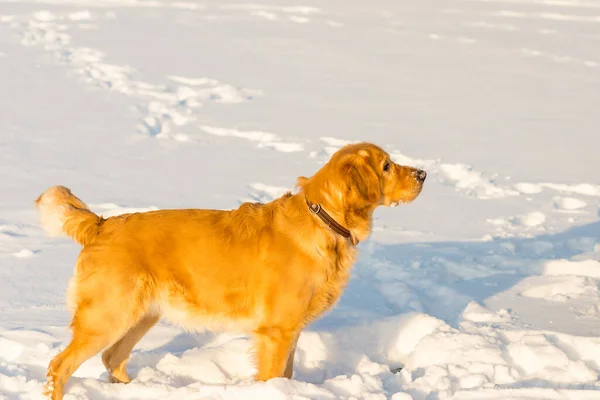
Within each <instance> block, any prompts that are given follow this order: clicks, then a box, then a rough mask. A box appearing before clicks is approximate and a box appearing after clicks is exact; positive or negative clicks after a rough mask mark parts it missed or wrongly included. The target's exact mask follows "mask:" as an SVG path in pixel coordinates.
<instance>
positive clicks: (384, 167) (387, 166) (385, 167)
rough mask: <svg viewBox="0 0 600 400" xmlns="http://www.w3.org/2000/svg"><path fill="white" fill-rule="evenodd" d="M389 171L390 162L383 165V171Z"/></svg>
mask: <svg viewBox="0 0 600 400" xmlns="http://www.w3.org/2000/svg"><path fill="white" fill-rule="evenodd" d="M389 169H390V162H389V161H386V162H385V164H383V170H384V171H388V170H389Z"/></svg>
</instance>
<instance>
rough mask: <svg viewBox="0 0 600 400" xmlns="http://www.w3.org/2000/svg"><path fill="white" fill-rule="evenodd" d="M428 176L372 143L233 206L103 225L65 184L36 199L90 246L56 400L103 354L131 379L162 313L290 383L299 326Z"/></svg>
mask: <svg viewBox="0 0 600 400" xmlns="http://www.w3.org/2000/svg"><path fill="white" fill-rule="evenodd" d="M426 175H427V174H426V173H425V171H422V170H419V169H416V168H412V167H407V166H400V165H398V164H395V163H394V162H392V161H391V160H390V156H389V155H388V154H387V153H386V152H385V151H384V150H382V149H381V148H380V147H378V146H376V145H374V144H370V143H358V144H352V145H347V146H345V147H343V148H342V149H340V150H338V151H337V152H336V153H335V154H334V155H333V156H332V157H331V159H330V160H329V161H328V162H327V163H326V164H325V165H324V166H323V167H322V168H321V169H319V170H318V171H317V172H316V173H315V174H314V175H313V176H312V177H310V178H305V177H299V178H298V181H297V187H298V192H297V193H296V194H292V193H286V194H285V195H283V196H282V197H280V198H278V199H275V200H273V201H272V202H270V203H267V204H259V203H244V204H242V205H241V206H240V207H239V208H238V209H235V210H229V211H224V210H207V209H182V210H159V211H150V212H143V213H133V214H125V215H119V216H116V217H111V218H106V219H105V218H103V217H101V216H98V215H96V214H94V213H93V212H92V211H90V210H89V208H88V207H87V206H86V205H85V204H84V203H83V202H82V201H81V200H79V199H78V198H77V197H75V196H74V195H73V194H72V193H71V191H70V190H69V189H67V188H65V187H63V186H54V187H52V188H50V189H48V190H46V191H45V192H44V193H43V194H42V195H41V196H40V197H39V198H38V199H37V200H36V202H35V203H36V207H37V209H38V211H39V214H40V221H41V224H42V225H43V226H44V228H45V229H46V231H47V232H48V233H49V234H51V235H59V234H66V235H68V236H70V237H71V238H73V240H75V241H76V242H78V243H79V244H81V245H82V246H83V249H82V250H81V253H80V254H79V257H78V258H77V262H76V267H75V272H74V276H73V278H72V279H71V282H70V284H69V289H68V295H67V299H68V305H69V308H70V309H71V311H72V313H73V318H72V321H71V324H70V327H71V329H72V331H73V337H72V340H71V343H70V344H69V345H68V346H67V347H66V349H65V350H64V351H62V352H61V353H60V354H58V355H57V356H56V357H55V358H54V359H53V360H52V361H51V362H50V365H49V366H48V373H47V377H48V382H47V383H46V388H45V390H46V395H48V396H49V397H50V398H52V399H54V400H56V399H61V398H62V396H63V391H64V386H65V384H66V383H67V381H68V380H69V378H70V377H71V375H72V374H73V372H75V370H76V369H77V368H78V367H79V366H80V365H81V364H82V363H83V362H84V361H86V360H87V359H89V358H90V357H92V356H94V355H95V354H97V353H98V352H100V351H102V350H104V352H103V353H102V361H103V362H104V365H105V366H106V369H107V370H108V373H109V376H110V380H111V381H113V382H124V383H127V382H129V381H130V378H129V376H128V374H127V369H126V365H127V361H128V359H129V356H130V353H131V351H132V349H133V347H134V346H135V344H136V343H137V342H138V341H139V340H140V339H141V338H142V337H143V336H144V335H145V334H146V333H147V332H148V330H150V328H152V326H153V325H154V324H156V323H157V321H158V320H159V319H160V318H161V317H165V318H166V319H167V320H169V321H171V322H173V323H176V324H179V325H181V326H184V327H185V328H186V329H190V330H200V329H209V330H234V331H238V332H245V333H248V334H251V335H252V337H253V340H254V341H253V345H254V348H255V350H256V352H257V357H256V358H257V360H256V368H257V373H256V379H257V380H267V379H270V378H273V377H282V376H284V377H287V378H290V377H291V376H292V368H293V361H294V352H295V347H296V341H297V340H298V336H299V334H300V331H301V330H302V329H303V328H304V327H305V326H307V324H309V323H310V322H311V321H313V320H314V319H315V318H317V317H319V316H320V315H322V314H323V313H324V312H325V311H327V310H329V309H330V308H331V307H332V305H333V304H334V303H335V302H336V301H337V299H338V298H339V296H340V294H341V293H342V291H343V289H344V287H345V285H346V283H347V282H348V278H349V276H350V269H351V267H352V265H353V264H354V262H355V259H356V257H357V249H356V247H355V246H356V244H357V243H358V242H359V241H362V240H365V239H366V238H367V237H368V235H369V233H370V230H371V218H372V215H373V211H374V210H375V208H376V207H378V206H380V205H384V206H392V207H393V206H396V205H398V204H400V203H408V202H411V201H412V200H414V199H415V198H416V197H417V196H418V195H419V193H420V192H421V188H422V186H423V182H424V181H425V177H426Z"/></svg>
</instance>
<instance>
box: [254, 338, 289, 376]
mask: <svg viewBox="0 0 600 400" xmlns="http://www.w3.org/2000/svg"><path fill="white" fill-rule="evenodd" d="M254 333H255V340H256V347H257V350H258V364H257V369H258V372H257V374H256V379H257V380H260V381H266V380H268V379H271V378H277V377H282V376H284V374H287V373H288V363H290V362H291V363H292V364H293V362H294V360H293V354H292V353H291V352H292V351H293V350H294V349H295V344H296V341H297V340H298V335H299V332H297V331H296V330H289V329H282V328H280V327H261V328H259V329H257V330H256V331H255V332H254ZM290 360H291V361H290ZM291 372H292V367H291V366H290V367H289V374H290V376H291ZM286 376H287V375H286Z"/></svg>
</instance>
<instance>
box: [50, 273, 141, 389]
mask: <svg viewBox="0 0 600 400" xmlns="http://www.w3.org/2000/svg"><path fill="white" fill-rule="evenodd" d="M93 283H95V282H93ZM108 287H110V286H108ZM78 289H80V290H78V292H79V293H86V292H88V291H87V290H86V287H85V283H84V285H82V286H81V287H79V288H78ZM112 289H113V292H114V290H115V289H114V287H113V288H112ZM107 292H108V289H107ZM119 292H120V293H117V294H116V295H115V294H112V295H111V296H110V297H108V296H107V297H99V298H96V297H91V296H85V295H84V296H85V297H82V298H79V299H78V301H77V304H76V308H75V313H74V316H73V321H72V322H71V328H72V329H73V339H72V340H71V343H69V345H68V346H67V348H66V349H65V350H64V351H62V352H61V353H60V354H58V355H57V356H56V357H55V358H54V359H53V360H52V361H51V362H50V365H49V366H48V373H47V377H48V381H47V383H46V391H45V394H46V395H48V396H49V397H50V398H51V399H52V400H60V399H62V397H63V391H64V387H65V385H66V384H67V381H68V380H69V378H70V377H71V375H72V374H73V372H75V371H76V370H77V368H79V366H80V365H81V364H82V363H83V362H85V361H86V360H87V359H89V358H91V357H93V356H94V355H95V354H97V353H98V352H100V351H102V349H104V348H106V347H107V346H110V345H112V344H113V343H115V342H117V341H118V340H119V339H120V338H121V337H123V336H124V335H125V333H127V330H128V329H129V328H130V327H131V326H133V325H135V324H136V323H137V322H138V321H139V320H140V318H141V317H142V316H143V315H144V314H145V313H146V312H147V302H145V301H144V299H143V298H142V297H143V296H142V295H141V294H142V293H141V292H140V291H139V290H137V291H136V290H130V291H129V292H128V293H125V292H126V290H125V288H123V290H122V291H121V290H119ZM96 293H98V291H96Z"/></svg>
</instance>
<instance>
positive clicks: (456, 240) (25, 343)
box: [0, 0, 600, 400]
mask: <svg viewBox="0 0 600 400" xmlns="http://www.w3.org/2000/svg"><path fill="white" fill-rule="evenodd" d="M599 15H600V3H598V2H597V1H595V0H586V1H568V0H557V1H554V0H552V1H546V0H469V1H467V0H457V1H454V2H447V1H442V0H429V1H415V0H410V1H409V0H402V1H392V0H383V1H380V2H377V4H372V3H370V2H361V1H358V0H344V1H340V0H326V1H321V2H317V1H314V0H306V1H302V2H275V1H272V0H265V1H262V2H235V1H216V0H206V1H203V2H201V3H200V2H196V1H193V2H192V1H179V2H172V1H166V0H118V1H117V0H85V1H73V0H6V1H0V87H1V88H2V91H1V94H0V110H1V111H0V115H1V116H2V129H1V130H0V154H1V156H0V182H2V186H1V193H2V196H0V399H4V398H6V399H39V398H42V396H41V390H42V386H43V384H44V381H45V372H46V367H47V365H48V363H49V361H50V359H51V358H52V357H53V356H54V355H55V354H57V353H58V352H59V351H60V350H62V349H63V348H64V347H65V345H66V343H67V341H68V340H69V338H70V333H69V331H68V329H67V325H68V322H69V313H68V310H67V307H66V297H65V296H66V288H67V285H68V280H69V278H70V276H71V274H72V268H73V262H74V259H75V257H76V256H77V253H78V250H79V248H78V246H77V245H76V244H74V243H73V242H72V241H71V240H70V239H63V238H49V237H46V236H45V235H44V233H43V231H42V228H41V226H40V224H39V222H38V220H37V215H36V214H35V211H34V207H33V201H34V200H35V199H36V198H37V196H39V195H40V194H41V193H42V192H43V191H44V190H45V189H46V188H48V187H50V186H52V185H57V184H60V185H65V186H67V187H69V188H70V189H72V190H73V192H74V193H75V194H76V195H77V196H79V197H80V198H81V199H82V200H84V201H85V202H86V203H87V204H88V205H89V206H90V207H91V209H92V210H93V211H95V212H97V213H100V214H102V215H104V216H112V215H119V214H122V213H128V212H139V211H146V210H156V209H160V208H176V207H203V208H219V209H228V208H232V207H237V206H238V205H239V204H240V203H241V202H243V201H263V202H264V201H269V200H271V199H273V198H275V197H277V196H280V195H281V194H283V193H284V192H286V191H287V190H293V189H294V185H295V182H296V178H297V177H298V176H300V175H304V176H307V175H310V174H312V173H313V172H314V171H316V169H318V168H319V167H320V166H321V165H322V164H323V163H324V162H326V161H327V159H328V158H329V157H330V156H331V154H333V153H334V152H335V151H336V150H337V149H339V148H340V147H341V146H343V145H345V144H348V143H353V142H356V141H360V140H367V141H372V142H375V143H377V144H379V145H381V146H382V147H384V148H385V149H386V150H387V151H388V152H389V153H390V154H391V156H392V157H393V159H394V160H395V161H397V162H400V163H405V164H409V165H412V166H415V167H419V168H424V169H425V170H427V172H428V179H427V181H426V183H425V188H424V190H423V192H422V194H421V195H420V196H419V198H418V199H417V200H416V201H415V202H414V203H412V204H410V205H403V206H401V207H396V208H393V209H379V210H377V211H376V213H375V220H374V229H373V233H372V235H371V237H370V238H369V239H368V240H367V241H365V242H362V243H361V244H359V248H360V251H361V253H360V257H359V259H358V262H357V264H356V266H355V267H354V269H353V273H352V278H351V280H350V283H349V285H348V287H347V289H346V291H345V293H344V295H343V297H342V298H341V300H340V302H339V303H338V304H337V306H336V307H335V309H334V310H332V311H331V312H330V313H328V314H327V315H325V316H324V317H323V318H322V319H320V320H319V321H317V322H315V323H314V324H312V325H311V326H310V327H309V328H308V329H307V330H306V331H305V332H304V333H303V334H302V336H301V337H300V340H299V343H298V350H297V355H296V360H295V375H294V377H293V379H292V380H286V379H274V380H271V381H268V382H264V383H256V382H253V381H252V379H251V378H252V374H253V372H254V367H253V364H252V357H251V354H250V353H249V345H250V343H249V341H248V338H247V337H245V336H239V335H234V334H231V333H192V332H186V331H183V330H182V329H180V328H178V327H176V326H171V325H169V324H167V323H166V322H165V323H160V324H159V325H157V326H156V327H155V328H153V329H152V330H151V331H150V332H149V333H148V335H147V336H146V337H145V338H144V339H143V340H142V341H141V342H140V343H139V345H138V346H137V347H136V349H135V350H134V352H133V354H132V357H131V360H130V362H129V365H128V368H129V373H130V375H131V376H132V377H133V381H132V382H131V383H130V384H128V385H117V384H110V383H108V382H107V379H106V378H107V375H106V371H105V370H104V367H103V366H102V362H101V360H100V357H99V356H95V357H93V358H92V359H90V360H88V361H87V362H86V363H84V364H83V365H82V366H81V367H80V368H79V369H78V371H77V372H76V373H75V374H74V377H73V378H72V379H71V381H70V383H69V385H68V386H67V395H66V396H65V398H69V399H109V398H110V399H115V398H119V399H139V398H144V399H201V398H202V399H209V398H210V399H239V398H244V399H307V398H309V399H394V400H401V399H402V400H408V399H414V400H420V399H443V398H452V399H477V400H487V399H498V400H499V399H527V400H529V399H564V398H569V399H582V400H586V399H596V398H599V397H600V384H599V383H598V374H599V373H600V334H599V332H600V289H599V287H600V272H599V271H600V214H599V206H600V182H599V181H598V171H599V170H600V161H599V159H598V151H597V149H598V147H599V146H600V135H598V126H599V125H600V115H599V114H598V106H597V104H600V52H599V50H598V49H600V16H599Z"/></svg>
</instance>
